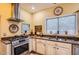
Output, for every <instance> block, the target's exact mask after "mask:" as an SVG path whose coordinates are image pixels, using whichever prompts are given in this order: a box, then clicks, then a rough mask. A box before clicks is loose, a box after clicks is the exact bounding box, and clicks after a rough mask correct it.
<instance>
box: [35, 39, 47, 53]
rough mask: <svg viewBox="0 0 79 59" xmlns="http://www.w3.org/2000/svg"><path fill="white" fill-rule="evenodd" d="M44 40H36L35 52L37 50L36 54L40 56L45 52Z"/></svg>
mask: <svg viewBox="0 0 79 59" xmlns="http://www.w3.org/2000/svg"><path fill="white" fill-rule="evenodd" d="M45 42H46V40H41V39H37V46H36V48H37V49H36V50H37V53H40V54H45V52H46V50H45V46H46V44H45Z"/></svg>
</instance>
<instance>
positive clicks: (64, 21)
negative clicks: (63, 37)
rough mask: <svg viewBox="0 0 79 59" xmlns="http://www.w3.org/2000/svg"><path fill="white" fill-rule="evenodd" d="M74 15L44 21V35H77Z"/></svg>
mask: <svg viewBox="0 0 79 59" xmlns="http://www.w3.org/2000/svg"><path fill="white" fill-rule="evenodd" d="M76 23H77V22H76V14H73V15H66V16H62V17H56V18H51V19H50V18H48V19H47V20H46V33H47V34H56V33H57V34H67V35H75V34H77V33H76V32H77V30H76V29H77V25H76Z"/></svg>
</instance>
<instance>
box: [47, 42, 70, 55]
mask: <svg viewBox="0 0 79 59" xmlns="http://www.w3.org/2000/svg"><path fill="white" fill-rule="evenodd" d="M46 54H47V55H71V44H67V43H60V42H52V41H48V42H47V45H46Z"/></svg>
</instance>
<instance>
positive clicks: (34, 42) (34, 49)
mask: <svg viewBox="0 0 79 59" xmlns="http://www.w3.org/2000/svg"><path fill="white" fill-rule="evenodd" d="M32 50H33V51H36V41H35V39H33V41H32Z"/></svg>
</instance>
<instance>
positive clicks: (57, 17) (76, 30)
mask: <svg viewBox="0 0 79 59" xmlns="http://www.w3.org/2000/svg"><path fill="white" fill-rule="evenodd" d="M68 16H75V35H77V34H78V29H77V14H69V15H64V16H56V17H48V18H46V19H45V33H46V34H48V33H47V20H52V19H57V20H58V29H57V30H58V31H59V18H62V17H68Z"/></svg>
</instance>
